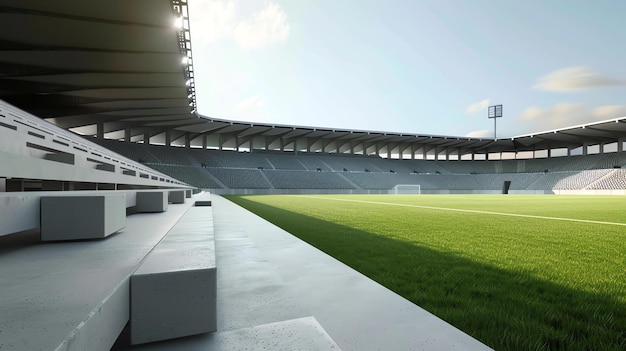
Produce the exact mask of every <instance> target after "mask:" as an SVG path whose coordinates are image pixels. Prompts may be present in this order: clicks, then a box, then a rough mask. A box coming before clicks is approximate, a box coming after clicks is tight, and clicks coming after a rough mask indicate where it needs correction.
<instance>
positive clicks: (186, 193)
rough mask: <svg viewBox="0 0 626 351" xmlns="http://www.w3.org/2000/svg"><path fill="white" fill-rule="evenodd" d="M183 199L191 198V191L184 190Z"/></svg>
mask: <svg viewBox="0 0 626 351" xmlns="http://www.w3.org/2000/svg"><path fill="white" fill-rule="evenodd" d="M185 197H186V198H188V199H190V198H191V189H187V190H185Z"/></svg>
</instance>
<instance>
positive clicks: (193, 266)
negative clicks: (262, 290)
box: [130, 207, 217, 344]
mask: <svg viewBox="0 0 626 351" xmlns="http://www.w3.org/2000/svg"><path fill="white" fill-rule="evenodd" d="M130 301H131V304H130V306H131V310H130V335H131V336H130V339H131V344H142V343H148V342H153V341H159V340H167V339H173V338H179V337H183V336H189V335H195V334H201V333H208V332H212V331H215V330H217V274H216V261H215V243H214V234H213V216H212V209H211V208H196V207H192V208H190V209H189V210H188V211H187V213H186V214H185V215H184V216H183V217H182V218H181V219H180V220H179V221H178V223H177V224H176V225H175V226H174V227H173V228H172V229H171V230H170V232H169V233H168V234H167V235H166V236H165V238H163V240H162V241H161V242H160V243H159V245H158V246H157V247H156V248H155V249H154V250H153V251H152V252H151V253H150V255H149V256H148V257H147V258H146V259H145V260H144V262H143V263H142V264H141V266H140V267H139V268H138V269H137V270H136V271H135V273H133V275H132V276H131V280H130Z"/></svg>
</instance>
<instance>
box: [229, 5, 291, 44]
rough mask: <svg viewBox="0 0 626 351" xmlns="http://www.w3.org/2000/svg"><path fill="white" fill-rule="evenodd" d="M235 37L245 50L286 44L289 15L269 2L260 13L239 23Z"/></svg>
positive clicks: (234, 33)
mask: <svg viewBox="0 0 626 351" xmlns="http://www.w3.org/2000/svg"><path fill="white" fill-rule="evenodd" d="M233 36H234V38H235V41H236V42H237V44H239V47H240V48H241V49H243V50H253V49H262V48H264V47H266V46H269V45H271V44H277V43H284V42H285V41H286V40H287V37H288V36H289V23H288V22H287V14H286V13H285V11H283V9H282V8H281V7H280V6H279V5H278V4H273V3H270V2H268V3H267V5H266V7H265V8H264V9H262V10H261V11H260V12H258V13H256V14H253V15H252V16H250V17H249V18H246V19H245V20H243V21H241V22H239V23H238V24H237V26H236V27H235V30H234V32H233Z"/></svg>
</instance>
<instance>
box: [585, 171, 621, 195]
mask: <svg viewBox="0 0 626 351" xmlns="http://www.w3.org/2000/svg"><path fill="white" fill-rule="evenodd" d="M588 189H592V190H610V189H626V169H615V170H612V171H611V172H610V173H609V174H607V175H606V176H605V177H603V178H601V179H600V180H598V181H596V182H594V183H592V184H591V185H590V186H589V187H588Z"/></svg>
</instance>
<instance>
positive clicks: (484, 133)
mask: <svg viewBox="0 0 626 351" xmlns="http://www.w3.org/2000/svg"><path fill="white" fill-rule="evenodd" d="M465 136H466V137H468V138H493V130H488V129H483V130H475V131H473V132H469V133H467V134H465Z"/></svg>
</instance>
